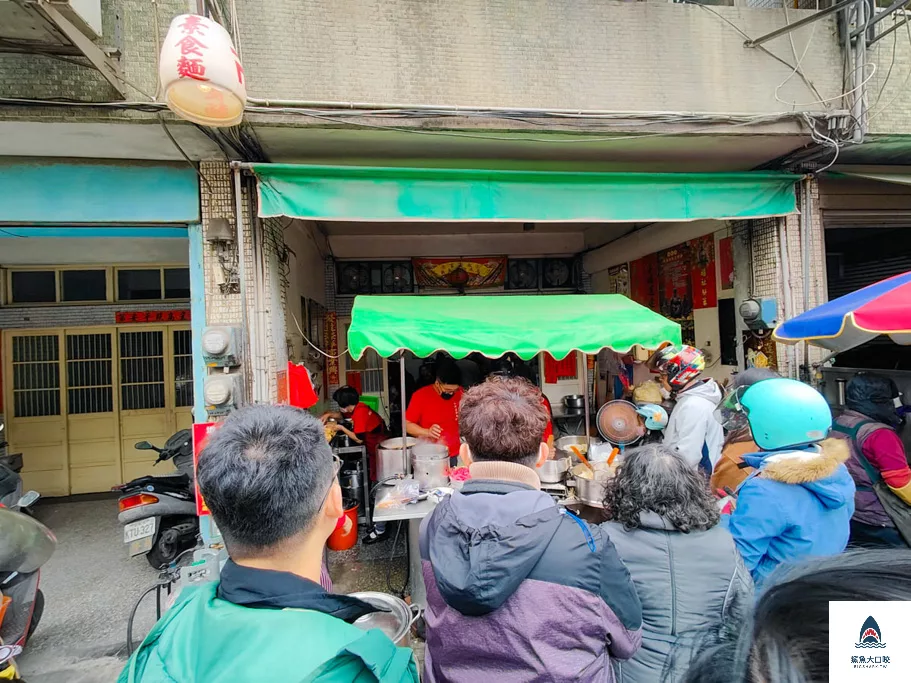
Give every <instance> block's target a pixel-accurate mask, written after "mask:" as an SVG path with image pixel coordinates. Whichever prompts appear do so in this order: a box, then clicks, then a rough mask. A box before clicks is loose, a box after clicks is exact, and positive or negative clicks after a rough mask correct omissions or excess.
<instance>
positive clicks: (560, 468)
mask: <svg viewBox="0 0 911 683" xmlns="http://www.w3.org/2000/svg"><path fill="white" fill-rule="evenodd" d="M569 463H570V460H569V458H554V459H553V460H545V461H544V464H543V465H541V467H539V468H538V469H537V472H538V478H539V479H540V480H541V481H542V482H543V483H545V484H559V483H560V482H562V481H563V475H564V474H566V471H567V470H568V469H569Z"/></svg>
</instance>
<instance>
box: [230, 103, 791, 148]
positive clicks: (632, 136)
mask: <svg viewBox="0 0 911 683" xmlns="http://www.w3.org/2000/svg"><path fill="white" fill-rule="evenodd" d="M246 110H247V111H250V112H253V113H265V112H271V113H276V112H278V113H285V114H294V115H297V116H305V117H308V118H313V119H318V120H321V121H327V122H329V123H335V124H338V125H342V126H356V127H360V128H371V129H374V130H387V131H395V132H400V133H411V134H415V135H430V136H435V137H455V138H468V139H472V140H497V141H500V142H517V141H520V142H540V143H549V144H575V143H578V144H592V143H595V142H618V141H624V142H634V141H638V140H644V139H648V138H664V137H676V136H679V135H692V134H694V133H704V132H710V131H712V130H715V128H716V126H705V127H702V128H695V129H690V130H687V131H669V132H663V133H629V134H626V135H619V136H611V137H593V136H587V135H579V136H578V137H575V138H565V137H553V138H534V137H520V136H517V135H513V136H509V137H507V136H505V135H487V134H484V133H479V134H473V133H461V132H456V131H450V130H424V129H420V128H404V127H401V126H384V125H376V124H370V123H364V122H360V121H352V120H350V119H342V118H338V117H336V116H327V115H325V114H317V113H315V112H313V111H311V110H307V109H296V108H294V109H291V108H267V107H247V109H246ZM770 118H771V117H768V116H756V117H755V119H753V120H749V121H742V122H738V123H731V124H728V125H730V126H732V127H745V126H751V125H755V124H756V123H758V122H763V121H768V120H770ZM781 118H782V117H781V116H780V115H779V116H776V117H774V120H776V121H777V120H781Z"/></svg>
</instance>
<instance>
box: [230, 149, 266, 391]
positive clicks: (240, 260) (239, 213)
mask: <svg viewBox="0 0 911 683" xmlns="http://www.w3.org/2000/svg"><path fill="white" fill-rule="evenodd" d="M231 167H232V168H233V169H234V223H235V225H236V228H237V237H236V239H237V277H238V279H239V280H240V324H241V327H242V334H243V335H244V337H245V338H246V339H247V340H248V342H249V346H248V349H246V350H245V353H249V357H250V358H251V366H252V367H251V370H252V372H251V373H250V376H251V396H248V397H246V398H247V399H249V400H250V402H251V403H252V402H254V401H255V400H256V398H255V397H256V396H257V394H258V384H259V382H258V381H257V378H256V361H255V359H256V357H257V356H256V334H254V333H253V331H252V330H251V329H250V326H249V325H248V323H247V267H246V253H247V249H246V245H245V242H244V202H243V196H242V195H241V182H240V173H241V167H240V164H237V163H232V164H231ZM244 385H245V387H246V382H244ZM245 393H246V392H245Z"/></svg>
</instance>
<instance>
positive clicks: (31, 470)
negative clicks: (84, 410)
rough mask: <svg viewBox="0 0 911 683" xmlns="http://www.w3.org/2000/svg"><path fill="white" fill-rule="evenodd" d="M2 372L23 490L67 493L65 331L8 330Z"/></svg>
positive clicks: (12, 445) (11, 449)
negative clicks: (19, 460)
mask: <svg viewBox="0 0 911 683" xmlns="http://www.w3.org/2000/svg"><path fill="white" fill-rule="evenodd" d="M3 345H4V348H5V349H8V351H7V353H6V355H5V357H6V367H5V371H4V377H8V378H9V381H7V382H4V386H5V387H6V400H5V401H4V404H5V405H6V406H7V408H6V416H5V417H6V425H7V431H8V434H7V436H6V438H7V439H8V440H9V442H10V445H9V449H8V451H9V452H10V453H22V459H23V469H22V479H23V485H24V486H25V488H26V489H30V488H33V489H35V490H37V491H39V492H40V493H42V494H43V495H46V496H65V495H67V494H69V492H70V484H69V465H68V457H67V435H66V432H67V424H66V417H65V413H64V404H65V401H64V398H63V381H64V376H65V368H64V354H63V348H64V341H63V330H34V331H20V330H16V331H8V332H5V333H4V344H3Z"/></svg>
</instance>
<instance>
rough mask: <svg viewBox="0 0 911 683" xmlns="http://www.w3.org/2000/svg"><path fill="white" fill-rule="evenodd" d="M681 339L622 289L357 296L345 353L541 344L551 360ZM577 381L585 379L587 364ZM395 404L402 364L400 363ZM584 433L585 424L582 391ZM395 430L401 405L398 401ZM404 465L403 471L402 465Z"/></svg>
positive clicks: (496, 353)
mask: <svg viewBox="0 0 911 683" xmlns="http://www.w3.org/2000/svg"><path fill="white" fill-rule="evenodd" d="M663 342H670V343H672V344H680V343H681V337H680V325H678V324H677V323H675V322H672V321H671V320H668V319H667V318H664V317H663V316H661V315H658V314H657V313H655V312H654V311H651V310H649V309H648V308H646V307H645V306H641V305H640V304H637V303H635V302H634V301H631V300H630V299H628V298H626V297H625V296H623V295H621V294H591V295H551V296H359V297H357V298H356V299H355V300H354V308H353V310H352V312H351V325H350V326H349V328H348V352H349V353H350V354H351V356H352V357H353V358H354V359H355V360H357V359H359V358H360V357H361V356H363V355H364V352H365V351H366V350H367V349H368V348H372V349H374V350H375V351H376V352H377V353H378V354H379V355H380V356H382V357H384V358H389V357H391V356H393V355H395V354H396V353H400V352H404V351H411V352H412V353H414V354H415V355H416V356H419V357H426V356H429V355H431V354H433V353H434V352H436V351H445V352H446V353H448V354H450V355H451V356H453V357H454V358H464V357H465V356H467V355H468V354H470V353H481V354H483V355H484V356H487V357H488V358H499V357H500V356H502V355H504V354H506V353H515V354H516V355H518V356H519V357H520V358H522V359H523V360H529V359H530V358H532V357H533V356H535V355H536V354H538V353H540V352H542V351H546V352H547V353H549V354H551V355H552V356H553V357H554V358H556V359H558V360H559V359H562V358H565V357H566V356H568V355H569V354H570V353H571V352H572V351H580V352H582V353H585V354H595V353H598V352H599V351H601V350H602V349H605V348H607V349H611V350H613V351H620V352H626V351H629V350H630V349H631V348H632V347H633V346H635V345H639V346H642V347H645V348H657V347H658V346H660V345H661V344H662V343H663ZM582 368H583V386H585V387H587V386H588V379H587V376H586V375H587V367H586V364H585V363H583V364H582ZM399 370H400V381H401V387H402V389H403V390H402V392H401V395H402V403H403V404H404V401H405V392H404V387H405V363H404V362H402V363H400V364H399ZM583 396H584V399H585V433H586V436H587V435H588V429H589V405H588V391H587V390H586V391H584V392H583ZM402 435H403V436H404V435H405V406H404V405H402ZM406 471H407V470H406Z"/></svg>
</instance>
